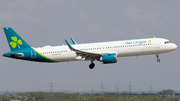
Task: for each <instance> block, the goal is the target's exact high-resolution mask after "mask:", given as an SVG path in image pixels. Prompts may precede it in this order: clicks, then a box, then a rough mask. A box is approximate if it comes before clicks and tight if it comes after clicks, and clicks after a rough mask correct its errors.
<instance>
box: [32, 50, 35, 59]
mask: <svg viewBox="0 0 180 101" xmlns="http://www.w3.org/2000/svg"><path fill="white" fill-rule="evenodd" d="M31 58H32V59H35V58H36V51H35V50H31Z"/></svg>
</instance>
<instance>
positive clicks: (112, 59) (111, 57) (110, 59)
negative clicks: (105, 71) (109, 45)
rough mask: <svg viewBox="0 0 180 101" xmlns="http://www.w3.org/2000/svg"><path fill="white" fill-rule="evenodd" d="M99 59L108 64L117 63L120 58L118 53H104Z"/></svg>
mask: <svg viewBox="0 0 180 101" xmlns="http://www.w3.org/2000/svg"><path fill="white" fill-rule="evenodd" d="M99 61H101V62H103V63H104V64H108V63H116V62H117V61H118V59H117V55H116V53H111V54H105V55H102V56H101V57H100V59H99Z"/></svg>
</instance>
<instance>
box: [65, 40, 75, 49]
mask: <svg viewBox="0 0 180 101" xmlns="http://www.w3.org/2000/svg"><path fill="white" fill-rule="evenodd" d="M65 42H66V44H67V45H68V47H69V48H70V49H73V47H72V46H71V45H70V44H69V42H68V41H67V40H65Z"/></svg>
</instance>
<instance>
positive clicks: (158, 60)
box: [156, 54, 161, 63]
mask: <svg viewBox="0 0 180 101" xmlns="http://www.w3.org/2000/svg"><path fill="white" fill-rule="evenodd" d="M156 57H157V62H158V63H159V62H161V60H160V59H159V55H158V54H156Z"/></svg>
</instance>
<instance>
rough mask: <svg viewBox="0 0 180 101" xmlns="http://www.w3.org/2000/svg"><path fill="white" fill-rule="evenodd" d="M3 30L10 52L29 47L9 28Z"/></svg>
mask: <svg viewBox="0 0 180 101" xmlns="http://www.w3.org/2000/svg"><path fill="white" fill-rule="evenodd" d="M3 29H4V33H5V35H6V38H7V41H8V44H9V47H10V49H11V51H15V50H19V49H23V48H30V47H31V46H29V45H28V44H27V43H26V42H25V41H24V40H23V39H22V38H21V37H20V36H19V35H18V34H17V33H16V32H15V31H14V30H13V29H12V28H11V27H4V28H3Z"/></svg>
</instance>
